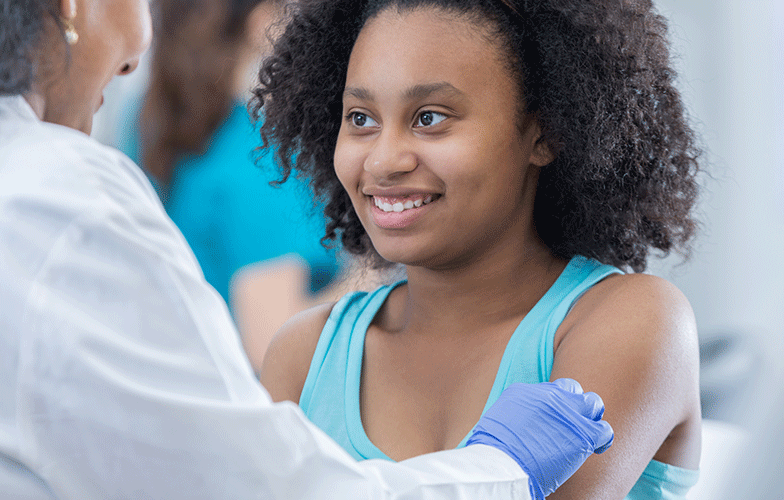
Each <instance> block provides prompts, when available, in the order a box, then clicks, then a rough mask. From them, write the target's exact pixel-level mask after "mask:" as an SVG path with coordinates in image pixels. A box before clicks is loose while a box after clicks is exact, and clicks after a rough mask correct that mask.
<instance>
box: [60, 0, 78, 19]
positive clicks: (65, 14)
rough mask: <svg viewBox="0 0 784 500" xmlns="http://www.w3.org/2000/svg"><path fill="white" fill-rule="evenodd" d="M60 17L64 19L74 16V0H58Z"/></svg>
mask: <svg viewBox="0 0 784 500" xmlns="http://www.w3.org/2000/svg"><path fill="white" fill-rule="evenodd" d="M60 17H62V19H63V20H64V21H73V20H74V18H76V0H60Z"/></svg>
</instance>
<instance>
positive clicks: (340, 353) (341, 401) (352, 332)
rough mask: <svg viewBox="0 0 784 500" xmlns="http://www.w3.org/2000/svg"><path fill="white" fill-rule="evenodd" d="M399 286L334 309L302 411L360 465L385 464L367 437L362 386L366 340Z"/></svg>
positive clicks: (357, 295) (352, 296)
mask: <svg viewBox="0 0 784 500" xmlns="http://www.w3.org/2000/svg"><path fill="white" fill-rule="evenodd" d="M402 283H405V281H399V282H397V283H394V284H392V285H387V286H382V287H380V288H378V289H376V290H375V291H373V292H370V293H368V292H353V293H349V294H347V295H344V296H343V297H342V298H341V299H340V300H339V301H338V302H337V303H336V304H335V305H334V306H333V308H332V311H331V312H330V315H329V317H328V318H327V321H326V323H325V324H324V328H323V329H322V331H321V335H320V336H319V340H318V343H317V344H316V350H315V352H314V353H313V359H312V360H311V362H310V367H309V369H308V375H307V377H306V379H305V384H304V385H303V387H302V393H301V395H300V399H299V405H300V407H301V408H302V411H303V412H304V413H305V415H306V416H307V417H308V418H309V419H310V420H311V421H312V422H313V423H314V424H316V425H317V426H318V427H320V428H321V429H322V430H324V431H325V432H327V434H329V435H330V436H331V437H332V438H333V439H334V440H335V441H336V442H337V443H338V444H340V445H341V446H342V447H343V448H344V449H346V451H348V452H349V454H351V455H352V456H353V457H354V458H355V459H357V460H363V459H368V458H384V457H383V456H376V455H378V454H381V455H383V454H382V453H381V451H380V450H378V449H377V448H375V446H373V445H372V443H371V442H370V440H369V439H368V438H367V436H366V435H365V433H364V429H363V428H362V421H361V419H360V418H359V380H360V374H361V369H362V356H363V353H364V345H365V334H366V333H367V330H368V328H369V327H370V324H371V323H372V322H373V319H374V318H375V316H376V314H377V313H378V311H379V309H380V308H381V306H382V305H383V304H384V302H385V301H386V299H387V297H388V296H389V294H390V293H391V292H392V290H394V289H395V288H396V287H397V286H399V285H401V284H402Z"/></svg>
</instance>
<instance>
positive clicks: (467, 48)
mask: <svg viewBox="0 0 784 500" xmlns="http://www.w3.org/2000/svg"><path fill="white" fill-rule="evenodd" d="M487 33H489V32H488V31H487V30H486V28H483V27H481V26H477V25H475V24H473V23H472V22H470V21H468V20H466V19H464V18H461V17H456V16H455V15H452V14H449V13H445V12H442V11H439V10H434V9H417V10H412V11H403V12H399V11H397V10H395V9H387V10H385V11H382V12H381V13H380V14H379V15H377V16H376V17H374V18H372V19H371V20H369V21H368V23H367V24H366V25H365V27H364V28H363V29H362V31H361V32H360V34H359V37H358V39H357V42H356V44H355V46H354V49H353V51H352V53H351V58H350V60H349V66H348V72H347V76H346V89H345V92H344V96H343V116H344V119H343V122H342V124H341V128H340V133H339V135H338V141H337V146H336V150H335V171H336V173H337V176H338V178H339V179H340V182H341V183H342V184H343V187H344V188H345V189H346V190H347V192H348V194H349V196H350V197H351V201H352V203H353V205H354V208H355V210H356V212H357V214H358V216H359V218H360V220H361V222H362V224H363V226H364V227H365V230H366V231H367V233H368V235H369V236H370V238H371V240H372V242H373V246H374V247H375V249H376V250H377V251H378V252H379V254H380V255H381V256H382V257H384V258H385V259H387V260H389V261H392V262H399V263H404V264H408V265H416V266H425V267H431V268H451V267H455V266H464V265H466V264H467V263H469V262H472V261H476V260H477V259H481V258H482V257H483V256H486V255H488V253H489V252H491V251H492V250H498V249H499V248H509V249H512V250H513V251H514V252H524V251H525V245H526V244H527V242H530V241H532V238H533V239H536V238H535V232H534V229H533V200H534V194H535V190H536V180H537V176H538V167H539V166H543V165H545V164H547V163H549V161H550V160H551V158H550V156H549V153H548V151H547V150H546V148H545V147H544V146H541V145H536V140H537V138H538V137H539V129H538V126H537V125H536V123H535V121H534V120H527V121H526V122H525V123H524V124H522V125H521V123H520V112H519V110H520V107H521V103H520V100H519V90H518V85H517V83H516V81H515V79H514V77H513V75H512V74H511V72H510V71H509V70H508V69H507V68H508V64H507V62H506V59H505V54H503V53H502V51H500V50H499V48H498V46H497V45H496V44H495V43H494V42H492V41H490V38H489V37H488V35H487Z"/></svg>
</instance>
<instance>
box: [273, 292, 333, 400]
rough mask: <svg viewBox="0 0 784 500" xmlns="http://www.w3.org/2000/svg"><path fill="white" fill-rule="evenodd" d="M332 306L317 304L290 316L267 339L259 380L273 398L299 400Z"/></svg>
mask: <svg viewBox="0 0 784 500" xmlns="http://www.w3.org/2000/svg"><path fill="white" fill-rule="evenodd" d="M334 305H335V303H334V302H332V303H326V304H320V305H318V306H316V307H313V308H310V309H307V310H305V311H302V312H301V313H299V314H296V315H294V316H293V317H292V318H291V319H289V320H288V321H287V322H286V323H284V325H283V326H282V327H281V328H280V330H278V332H277V333H276V334H275V336H274V337H273V338H272V340H271V341H270V344H269V347H268V348H267V351H266V354H265V355H264V361H263V362H262V365H261V374H260V380H261V383H262V385H263V386H264V387H265V388H266V389H267V391H269V393H270V396H271V397H272V400H273V401H285V400H288V401H293V402H295V403H297V402H299V397H300V394H301V393H302V387H303V386H304V385H305V379H306V378H307V376H308V369H309V368H310V362H311V360H312V358H313V353H314V352H316V346H317V345H318V341H319V337H320V336H321V331H322V330H323V329H324V325H325V324H326V322H327V319H328V318H329V315H330V313H331V312H332V307H333V306H334Z"/></svg>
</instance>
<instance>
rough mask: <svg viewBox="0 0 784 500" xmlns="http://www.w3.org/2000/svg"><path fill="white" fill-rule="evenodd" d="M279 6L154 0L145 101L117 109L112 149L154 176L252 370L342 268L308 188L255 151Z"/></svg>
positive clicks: (250, 0) (326, 292)
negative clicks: (258, 95)
mask: <svg viewBox="0 0 784 500" xmlns="http://www.w3.org/2000/svg"><path fill="white" fill-rule="evenodd" d="M284 4H285V2H284V1H283V0H222V1H215V0H159V1H158V2H156V3H155V4H154V5H153V9H154V15H155V20H156V29H155V40H154V43H153V49H152V51H151V54H150V65H149V69H148V76H147V78H148V83H147V84H146V92H145V93H144V95H143V96H141V97H140V98H139V99H138V100H137V101H136V102H131V103H130V105H129V106H128V107H127V108H126V109H125V110H123V111H121V113H120V114H121V118H120V121H119V123H118V126H117V129H116V133H117V140H116V143H115V144H114V145H115V146H117V147H118V148H119V149H120V150H122V151H123V152H125V153H126V154H127V155H128V156H130V157H131V159H133V160H134V161H136V162H137V163H138V164H139V165H141V166H142V168H144V169H145V171H146V172H147V173H148V175H149V176H150V178H151V179H152V181H153V184H154V185H155V186H156V189H157V190H158V193H159V195H160V197H161V200H162V201H163V204H164V206H165V208H166V211H167V212H168V214H169V216H170V217H171V218H172V220H174V222H175V223H176V224H177V226H178V227H179V228H180V230H181V231H182V233H183V235H184V236H185V238H186V239H187V240H188V244H189V245H190V246H191V247H192V248H193V251H194V253H195V255H196V258H197V259H198V261H199V263H200V264H201V266H202V269H203V270H204V275H205V277H206V279H207V281H208V282H209V283H210V284H211V285H212V286H214V287H215V289H216V290H217V291H218V292H219V293H220V294H221V295H222V296H223V298H224V299H225V300H226V302H227V303H228V304H229V307H230V310H231V312H232V315H233V317H234V319H235V322H236V323H237V326H238V329H239V330H240V332H241V335H242V337H243V344H244V346H245V348H246V351H247V352H248V355H249V357H250V358H251V362H252V364H253V365H254V368H257V367H258V363H259V362H260V361H261V358H262V357H263V354H264V350H265V348H266V343H267V341H268V339H269V337H270V336H271V335H272V334H274V332H275V331H277V329H278V328H279V327H280V325H281V324H282V323H283V322H284V321H285V320H286V319H288V318H289V317H290V316H292V315H293V314H295V313H297V312H299V311H300V310H302V309H304V308H306V307H309V306H311V305H313V304H315V303H317V302H319V301H321V300H326V299H328V298H329V297H330V296H331V295H330V285H332V286H335V284H336V283H337V282H338V280H336V279H335V278H336V275H337V274H338V270H339V263H338V254H337V252H336V251H330V250H327V249H325V248H324V247H323V246H322V245H321V244H320V241H319V240H320V238H321V236H322V235H323V233H324V224H323V216H322V215H321V209H320V207H315V206H314V204H313V202H312V195H311V194H310V193H309V189H308V186H306V185H305V184H304V183H302V182H299V181H298V180H297V179H289V180H288V181H287V182H285V183H284V184H282V185H281V186H280V187H273V186H270V185H269V183H270V181H274V180H276V179H278V175H277V171H276V170H275V168H274V165H273V164H272V154H270V153H262V152H256V151H254V150H255V149H256V148H257V147H258V146H259V136H258V134H257V132H256V128H255V127H254V126H253V124H252V123H251V120H250V117H249V114H248V112H247V109H246V103H247V101H248V98H249V97H250V93H249V89H250V87H251V85H252V83H253V79H254V78H255V77H256V70H257V69H258V65H259V60H260V59H261V57H262V56H263V54H264V52H265V50H266V49H267V47H268V44H269V35H270V33H271V32H272V31H271V30H270V28H271V27H273V26H274V21H275V19H276V18H277V16H278V15H279V14H280V13H281V12H282V9H283V7H284ZM137 95H138V93H137ZM257 159H258V160H259V162H258V164H255V163H254V162H255V160H257Z"/></svg>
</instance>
